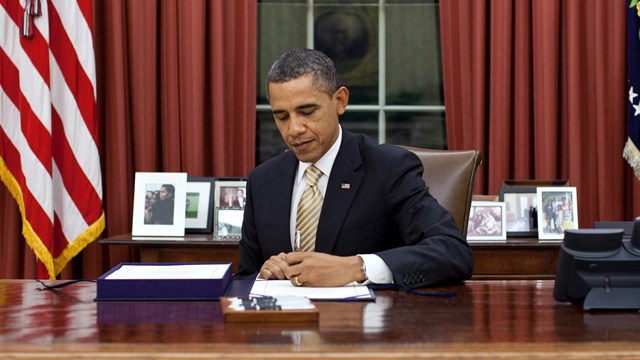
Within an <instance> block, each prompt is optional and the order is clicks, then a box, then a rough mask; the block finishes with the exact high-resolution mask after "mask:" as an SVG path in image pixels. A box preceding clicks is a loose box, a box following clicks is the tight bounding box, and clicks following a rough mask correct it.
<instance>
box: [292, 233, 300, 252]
mask: <svg viewBox="0 0 640 360" xmlns="http://www.w3.org/2000/svg"><path fill="white" fill-rule="evenodd" d="M293 251H300V230H296V237H295V239H294V245H293Z"/></svg>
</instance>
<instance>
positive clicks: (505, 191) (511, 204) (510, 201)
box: [500, 186, 538, 237]
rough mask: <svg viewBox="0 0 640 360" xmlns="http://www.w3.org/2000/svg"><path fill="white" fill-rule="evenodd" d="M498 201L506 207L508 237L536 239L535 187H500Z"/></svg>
mask: <svg viewBox="0 0 640 360" xmlns="http://www.w3.org/2000/svg"><path fill="white" fill-rule="evenodd" d="M500 201H501V202H504V203H505V207H506V210H505V211H506V217H505V220H506V227H507V236H508V237H537V236H538V218H537V213H538V211H537V204H538V198H537V192H536V188H535V187H520V186H515V187H502V188H500Z"/></svg>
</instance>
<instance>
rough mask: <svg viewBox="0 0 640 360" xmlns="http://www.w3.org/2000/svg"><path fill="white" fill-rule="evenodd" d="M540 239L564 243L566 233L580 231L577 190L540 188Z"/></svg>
mask: <svg viewBox="0 0 640 360" xmlns="http://www.w3.org/2000/svg"><path fill="white" fill-rule="evenodd" d="M537 198H538V204H540V209H541V210H539V211H538V213H539V215H538V238H539V239H540V240H556V241H562V239H563V238H564V231H565V230H567V229H578V199H577V196H576V188H575V187H569V186H562V187H538V188H537Z"/></svg>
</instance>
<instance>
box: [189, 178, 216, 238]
mask: <svg viewBox="0 0 640 360" xmlns="http://www.w3.org/2000/svg"><path fill="white" fill-rule="evenodd" d="M214 183H215V178H212V177H188V178H187V192H186V204H185V224H184V225H185V232H186V233H187V234H211V233H212V232H213V212H214V211H213V192H214Z"/></svg>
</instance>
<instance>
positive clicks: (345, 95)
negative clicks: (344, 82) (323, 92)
mask: <svg viewBox="0 0 640 360" xmlns="http://www.w3.org/2000/svg"><path fill="white" fill-rule="evenodd" d="M333 100H334V101H336V104H337V106H336V109H337V110H338V115H342V114H344V112H345V111H346V110H347V105H348V104H349V89H347V88H346V87H344V86H341V87H340V88H339V89H338V90H336V92H335V93H334V94H333Z"/></svg>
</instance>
